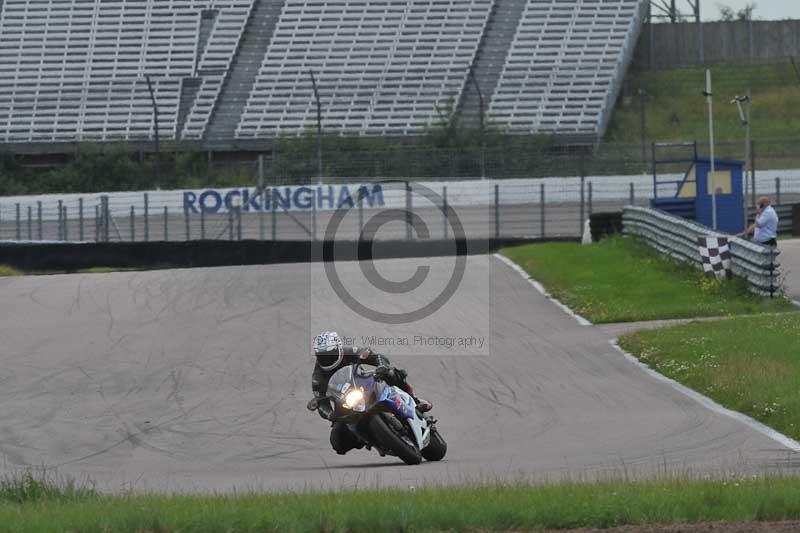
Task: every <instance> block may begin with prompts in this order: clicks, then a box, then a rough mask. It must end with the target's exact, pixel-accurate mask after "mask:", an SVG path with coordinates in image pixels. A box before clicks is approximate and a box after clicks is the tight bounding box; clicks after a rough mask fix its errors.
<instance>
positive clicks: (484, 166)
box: [471, 71, 486, 179]
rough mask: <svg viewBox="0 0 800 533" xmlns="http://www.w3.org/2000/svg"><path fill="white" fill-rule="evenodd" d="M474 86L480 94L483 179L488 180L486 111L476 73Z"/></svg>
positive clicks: (473, 75)
mask: <svg viewBox="0 0 800 533" xmlns="http://www.w3.org/2000/svg"><path fill="white" fill-rule="evenodd" d="M471 78H472V84H473V85H474V86H475V92H476V93H478V105H479V106H480V115H479V118H480V121H481V123H480V136H481V139H480V140H481V179H486V129H485V128H486V114H485V113H486V111H485V110H484V107H483V106H484V103H483V92H482V91H481V87H480V85H478V80H477V79H476V78H475V73H474V71H473V72H472V76H471Z"/></svg>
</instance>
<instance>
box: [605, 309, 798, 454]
mask: <svg viewBox="0 0 800 533" xmlns="http://www.w3.org/2000/svg"><path fill="white" fill-rule="evenodd" d="M620 345H621V346H622V348H624V349H625V350H627V351H629V352H631V353H633V354H634V355H636V356H637V357H639V359H640V360H641V361H642V362H644V363H646V364H648V365H649V366H651V367H652V368H654V369H655V370H657V371H659V372H660V373H662V374H664V375H665V376H668V377H670V378H672V379H674V380H676V381H679V382H681V383H683V384H684V385H686V386H688V387H691V388H692V389H694V390H696V391H698V392H701V393H702V394H705V395H706V396H708V397H710V398H713V399H714V400H716V401H717V402H718V403H720V404H722V405H724V406H725V407H728V408H730V409H734V410H736V411H739V412H742V413H745V414H747V415H749V416H751V417H753V418H755V419H756V420H759V421H761V422H763V423H764V424H767V425H768V426H770V427H772V428H774V429H776V430H778V431H780V432H781V433H784V434H786V435H789V436H790V437H792V438H794V439H800V314H798V313H784V314H780V315H764V316H759V317H748V318H745V317H738V318H732V319H726V320H721V321H714V322H704V323H692V324H687V325H682V326H676V327H671V328H667V329H660V330H651V331H640V332H637V333H633V334H629V335H625V336H624V337H622V338H621V339H620Z"/></svg>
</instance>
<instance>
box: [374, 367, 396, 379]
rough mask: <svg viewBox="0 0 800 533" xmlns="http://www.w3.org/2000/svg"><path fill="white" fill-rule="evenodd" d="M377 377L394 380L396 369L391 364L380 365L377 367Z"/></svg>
mask: <svg viewBox="0 0 800 533" xmlns="http://www.w3.org/2000/svg"><path fill="white" fill-rule="evenodd" d="M375 377H376V378H377V379H380V380H381V381H386V382H389V381H393V380H394V379H395V377H396V371H395V369H394V368H392V367H391V366H379V367H378V368H377V369H375Z"/></svg>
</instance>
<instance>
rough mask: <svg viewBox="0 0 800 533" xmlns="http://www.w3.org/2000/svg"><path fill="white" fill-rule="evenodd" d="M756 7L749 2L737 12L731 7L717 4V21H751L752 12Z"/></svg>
mask: <svg viewBox="0 0 800 533" xmlns="http://www.w3.org/2000/svg"><path fill="white" fill-rule="evenodd" d="M757 5H758V4H756V3H755V2H750V3H748V4H745V6H744V7H743V8H742V9H739V10H738V11H737V10H734V9H733V8H732V7H731V6H726V5H723V4H717V7H719V19H720V20H721V21H723V22H732V21H734V20H738V21H748V20H753V12H754V11H755V10H756V6H757Z"/></svg>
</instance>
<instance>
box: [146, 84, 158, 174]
mask: <svg viewBox="0 0 800 533" xmlns="http://www.w3.org/2000/svg"><path fill="white" fill-rule="evenodd" d="M145 79H146V80H147V90H148V91H149V92H150V102H151V103H152V105H153V124H154V125H153V129H154V132H155V141H156V161H155V167H154V170H155V178H156V185H160V184H159V183H158V182H159V180H160V179H161V146H160V143H159V136H158V102H157V101H156V94H155V91H153V84H152V83H151V82H150V75H149V74H147V75H146V76H145Z"/></svg>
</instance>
